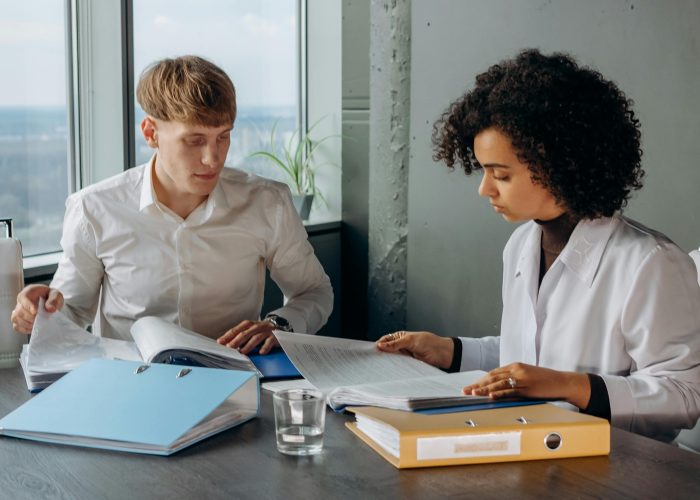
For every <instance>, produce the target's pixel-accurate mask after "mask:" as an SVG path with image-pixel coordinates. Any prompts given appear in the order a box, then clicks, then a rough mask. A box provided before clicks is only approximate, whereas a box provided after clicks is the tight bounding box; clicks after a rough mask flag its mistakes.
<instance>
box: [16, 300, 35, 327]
mask: <svg viewBox="0 0 700 500" xmlns="http://www.w3.org/2000/svg"><path fill="white" fill-rule="evenodd" d="M34 317H35V315H34V314H31V313H30V312H29V311H27V310H25V309H24V308H23V307H22V306H21V305H19V304H17V305H16V306H15V309H14V310H13V311H12V315H11V316H10V320H11V321H12V325H13V328H14V329H15V330H16V331H18V332H20V333H31V330H32V327H33V326H34Z"/></svg>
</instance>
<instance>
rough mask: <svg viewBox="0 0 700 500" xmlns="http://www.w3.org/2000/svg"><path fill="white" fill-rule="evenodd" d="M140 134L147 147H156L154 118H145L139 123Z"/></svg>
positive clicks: (156, 138)
mask: <svg viewBox="0 0 700 500" xmlns="http://www.w3.org/2000/svg"><path fill="white" fill-rule="evenodd" d="M141 132H142V133H143V138H144V139H146V144H148V145H149V147H152V148H154V149H155V148H157V147H158V126H157V123H156V120H155V119H154V118H152V117H150V116H147V117H146V118H144V119H143V121H141Z"/></svg>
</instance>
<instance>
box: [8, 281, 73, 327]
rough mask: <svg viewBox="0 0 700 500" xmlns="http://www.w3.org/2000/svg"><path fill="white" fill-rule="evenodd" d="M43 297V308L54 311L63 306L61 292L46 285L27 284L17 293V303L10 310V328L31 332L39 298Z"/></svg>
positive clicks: (37, 310)
mask: <svg viewBox="0 0 700 500" xmlns="http://www.w3.org/2000/svg"><path fill="white" fill-rule="evenodd" d="M41 298H43V299H44V300H45V302H44V309H46V310H47V311H48V312H56V311H58V310H60V309H61V308H62V307H63V294H62V293H61V292H59V291H58V290H56V289H55V288H49V287H48V286H46V285H29V286H26V287H24V289H23V290H22V291H21V292H19V294H18V295H17V305H16V306H15V308H14V310H13V311H12V316H11V318H12V328H14V329H15V331H17V332H20V333H27V334H29V333H32V327H33V326H34V319H35V318H36V315H37V313H38V312H39V299H41Z"/></svg>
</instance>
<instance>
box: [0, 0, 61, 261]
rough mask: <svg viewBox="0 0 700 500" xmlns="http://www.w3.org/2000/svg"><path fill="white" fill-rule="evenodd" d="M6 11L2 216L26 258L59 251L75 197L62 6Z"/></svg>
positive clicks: (7, 6)
mask: <svg viewBox="0 0 700 500" xmlns="http://www.w3.org/2000/svg"><path fill="white" fill-rule="evenodd" d="M1 5H2V7H1V8H2V18H0V58H1V59H2V61H3V67H4V68H5V71H3V76H2V78H0V217H12V219H13V220H14V230H15V236H16V237H17V238H18V239H19V240H20V241H21V242H22V246H23V251H24V255H25V256H28V255H37V254H44V253H50V252H55V251H57V250H58V249H59V240H60V237H61V227H62V223H63V213H64V203H65V199H66V196H67V195H68V193H69V192H70V185H69V183H70V175H69V172H70V170H69V161H68V144H69V140H70V135H69V133H68V126H67V117H68V115H67V109H68V106H67V102H68V101H67V97H66V96H67V92H66V66H67V64H66V41H65V38H66V33H65V31H66V30H65V10H64V9H65V2H64V0H34V1H32V2H14V1H2V4H1ZM0 237H4V235H0Z"/></svg>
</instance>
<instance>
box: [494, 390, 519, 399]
mask: <svg viewBox="0 0 700 500" xmlns="http://www.w3.org/2000/svg"><path fill="white" fill-rule="evenodd" d="M517 395H518V390H517V389H505V390H502V391H493V392H490V393H489V397H490V398H491V399H503V398H512V397H515V396H517Z"/></svg>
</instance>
